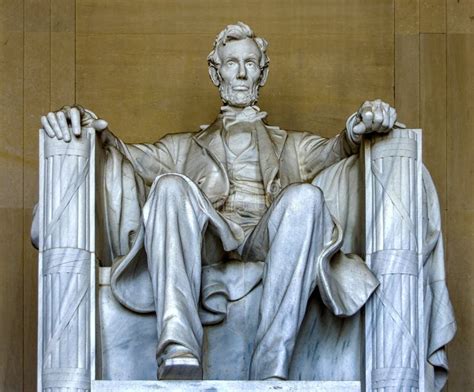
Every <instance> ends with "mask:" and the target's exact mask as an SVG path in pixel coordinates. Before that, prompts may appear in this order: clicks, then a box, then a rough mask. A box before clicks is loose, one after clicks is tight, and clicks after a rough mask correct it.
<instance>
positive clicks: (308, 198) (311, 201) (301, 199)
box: [283, 184, 324, 213]
mask: <svg viewBox="0 0 474 392" xmlns="http://www.w3.org/2000/svg"><path fill="white" fill-rule="evenodd" d="M283 197H284V201H285V204H286V205H287V208H289V209H291V210H292V211H295V212H301V213H307V212H308V211H310V210H312V209H313V208H315V207H316V208H318V209H319V207H320V206H321V205H322V204H323V202H324V196H323V192H322V191H321V189H320V188H318V187H317V186H314V185H311V184H293V185H290V186H289V187H288V188H287V189H286V191H285V194H284V195H283Z"/></svg>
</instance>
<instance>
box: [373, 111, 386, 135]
mask: <svg viewBox="0 0 474 392" xmlns="http://www.w3.org/2000/svg"><path fill="white" fill-rule="evenodd" d="M382 122H383V112H382V108H381V107H380V106H379V107H377V108H376V109H375V110H374V121H373V123H372V130H373V131H378V130H379V129H380V127H381V125H382Z"/></svg>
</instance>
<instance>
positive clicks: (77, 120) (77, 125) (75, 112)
mask: <svg viewBox="0 0 474 392" xmlns="http://www.w3.org/2000/svg"><path fill="white" fill-rule="evenodd" d="M69 115H70V116H71V117H70V118H71V126H72V132H73V133H74V135H76V136H80V134H81V114H80V113H79V109H77V108H71V110H70V111H69Z"/></svg>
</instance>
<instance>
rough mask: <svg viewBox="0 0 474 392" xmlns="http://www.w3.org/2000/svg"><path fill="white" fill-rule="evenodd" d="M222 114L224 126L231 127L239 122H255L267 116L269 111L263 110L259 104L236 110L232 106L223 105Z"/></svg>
mask: <svg viewBox="0 0 474 392" xmlns="http://www.w3.org/2000/svg"><path fill="white" fill-rule="evenodd" d="M220 115H221V117H222V122H223V124H224V128H229V127H232V126H233V125H236V124H239V123H247V124H248V123H255V122H256V121H260V120H263V119H264V118H265V117H267V113H266V112H261V111H260V108H259V107H258V106H247V107H246V108H245V109H243V110H236V109H234V108H232V107H230V106H222V107H221V114H220Z"/></svg>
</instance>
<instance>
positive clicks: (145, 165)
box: [110, 135, 179, 186]
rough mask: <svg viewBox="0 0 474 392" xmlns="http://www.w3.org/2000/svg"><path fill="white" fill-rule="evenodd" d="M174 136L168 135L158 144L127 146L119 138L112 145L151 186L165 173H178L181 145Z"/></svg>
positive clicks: (114, 139)
mask: <svg viewBox="0 0 474 392" xmlns="http://www.w3.org/2000/svg"><path fill="white" fill-rule="evenodd" d="M174 139H175V138H173V135H166V136H164V137H163V138H162V139H161V140H159V141H158V142H156V143H140V144H127V143H124V142H123V141H122V140H120V139H119V138H117V137H115V136H114V137H113V141H112V142H111V143H110V144H112V145H113V146H114V147H116V148H117V149H118V150H119V151H120V152H121V153H122V154H123V155H124V156H125V157H126V158H127V159H128V160H129V161H130V163H131V164H132V166H133V169H134V171H135V172H136V173H137V174H138V175H139V176H140V177H142V178H143V179H144V180H145V184H146V185H147V186H150V185H151V184H152V183H153V181H154V180H155V178H156V177H157V176H158V175H160V174H164V173H170V172H176V171H177V165H178V162H177V161H176V157H177V156H178V151H177V150H178V149H179V145H178V144H179V143H177V142H176V141H175V140H174Z"/></svg>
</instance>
